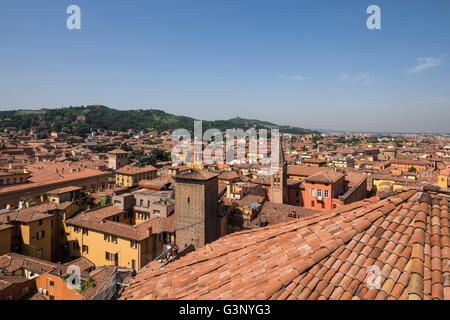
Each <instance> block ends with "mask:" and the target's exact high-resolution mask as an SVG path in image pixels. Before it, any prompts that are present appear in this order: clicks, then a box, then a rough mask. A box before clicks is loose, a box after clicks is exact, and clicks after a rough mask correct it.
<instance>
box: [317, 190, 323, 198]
mask: <svg viewBox="0 0 450 320" xmlns="http://www.w3.org/2000/svg"><path fill="white" fill-rule="evenodd" d="M317 196H318V197H321V196H322V190H320V189H317Z"/></svg>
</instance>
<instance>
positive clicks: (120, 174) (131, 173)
mask: <svg viewBox="0 0 450 320" xmlns="http://www.w3.org/2000/svg"><path fill="white" fill-rule="evenodd" d="M157 171H158V169H156V168H155V167H154V166H151V165H149V166H146V167H142V168H141V167H132V166H130V165H128V166H125V167H123V168H120V169H119V170H116V172H115V175H116V185H117V186H121V187H135V186H137V185H138V184H139V182H140V181H141V180H151V179H155V178H156V173H157Z"/></svg>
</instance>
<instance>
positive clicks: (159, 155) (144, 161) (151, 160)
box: [129, 148, 171, 167]
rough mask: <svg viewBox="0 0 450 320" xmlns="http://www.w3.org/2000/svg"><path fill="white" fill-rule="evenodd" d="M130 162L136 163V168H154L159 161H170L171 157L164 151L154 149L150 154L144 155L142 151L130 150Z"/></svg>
mask: <svg viewBox="0 0 450 320" xmlns="http://www.w3.org/2000/svg"><path fill="white" fill-rule="evenodd" d="M129 159H130V160H135V161H136V166H137V167H145V166H148V165H152V166H154V165H155V164H156V163H158V162H161V161H170V159H171V155H170V153H168V152H167V151H166V150H163V149H159V148H154V149H152V150H151V151H150V153H148V154H145V153H144V149H136V150H132V151H131V153H130V155H129Z"/></svg>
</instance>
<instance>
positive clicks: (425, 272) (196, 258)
mask: <svg viewBox="0 0 450 320" xmlns="http://www.w3.org/2000/svg"><path fill="white" fill-rule="evenodd" d="M424 194H428V193H425V192H420V191H415V190H411V191H408V192H404V193H401V194H399V195H396V196H392V197H388V198H385V199H383V200H379V199H378V200H377V201H375V202H370V201H362V202H360V203H354V204H352V205H350V206H348V208H347V206H343V207H340V208H339V209H338V210H334V211H330V212H325V213H320V214H314V215H312V216H308V217H304V218H301V219H297V220H293V221H288V222H284V223H281V224H278V225H273V226H269V227H265V228H260V229H252V230H248V231H242V232H237V233H234V234H231V235H228V236H225V237H223V238H221V239H219V240H217V241H215V242H213V243H211V244H210V246H211V248H212V250H213V252H212V253H209V254H206V253H204V250H196V251H194V252H191V253H189V254H188V255H186V256H185V257H183V258H181V259H178V260H176V261H174V262H172V263H170V264H168V265H167V266H166V267H164V268H163V269H162V270H153V269H150V268H147V267H145V268H143V269H142V270H141V271H140V272H139V273H138V275H137V277H136V279H135V281H133V282H132V284H131V286H130V287H129V288H127V289H126V290H125V292H124V294H123V295H122V297H121V299H150V298H152V299H153V298H156V299H170V298H172V299H179V298H183V299H188V298H192V299H289V300H291V299H311V300H313V299H342V300H359V299H377V300H378V299H444V298H446V297H447V298H448V297H449V294H450V292H449V289H448V288H449V284H448V274H449V273H450V270H449V267H448V265H446V263H447V262H448V256H449V247H448V241H449V239H448V207H446V205H444V202H445V201H447V200H445V201H444V200H443V199H445V197H443V196H442V195H440V194H428V196H423V195H424ZM431 204H432V206H431ZM435 209H436V210H435ZM438 217H439V220H437V219H436V218H438ZM439 224H440V226H439ZM444 225H445V226H446V227H444V228H443V227H442V226H444ZM445 228H447V229H445ZM305 245H309V246H310V247H311V249H312V250H311V252H309V253H308V254H306V255H302V254H301V253H300V251H298V249H299V248H302V247H304V246H305ZM444 257H445V258H444ZM372 267H374V268H375V271H376V270H379V273H377V279H378V280H379V281H380V283H379V285H380V286H379V287H378V288H379V289H377V288H372V287H369V286H368V285H369V283H368V281H369V276H370V273H369V272H368V270H369V268H370V269H372ZM376 268H378V269H376ZM377 272H378V271H377Z"/></svg>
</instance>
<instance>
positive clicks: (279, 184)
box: [270, 137, 288, 204]
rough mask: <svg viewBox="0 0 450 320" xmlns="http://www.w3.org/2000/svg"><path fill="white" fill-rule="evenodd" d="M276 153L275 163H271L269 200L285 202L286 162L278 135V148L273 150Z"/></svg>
mask: <svg viewBox="0 0 450 320" xmlns="http://www.w3.org/2000/svg"><path fill="white" fill-rule="evenodd" d="M276 149H278V150H276ZM277 151H278V154H277V155H274V156H276V157H277V159H278V164H277V165H272V182H271V186H270V187H271V188H270V192H271V197H270V201H271V202H274V203H280V204H285V203H287V202H288V201H287V164H286V161H285V160H284V154H283V143H282V138H281V137H280V139H279V141H278V148H275V150H274V152H277Z"/></svg>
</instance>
